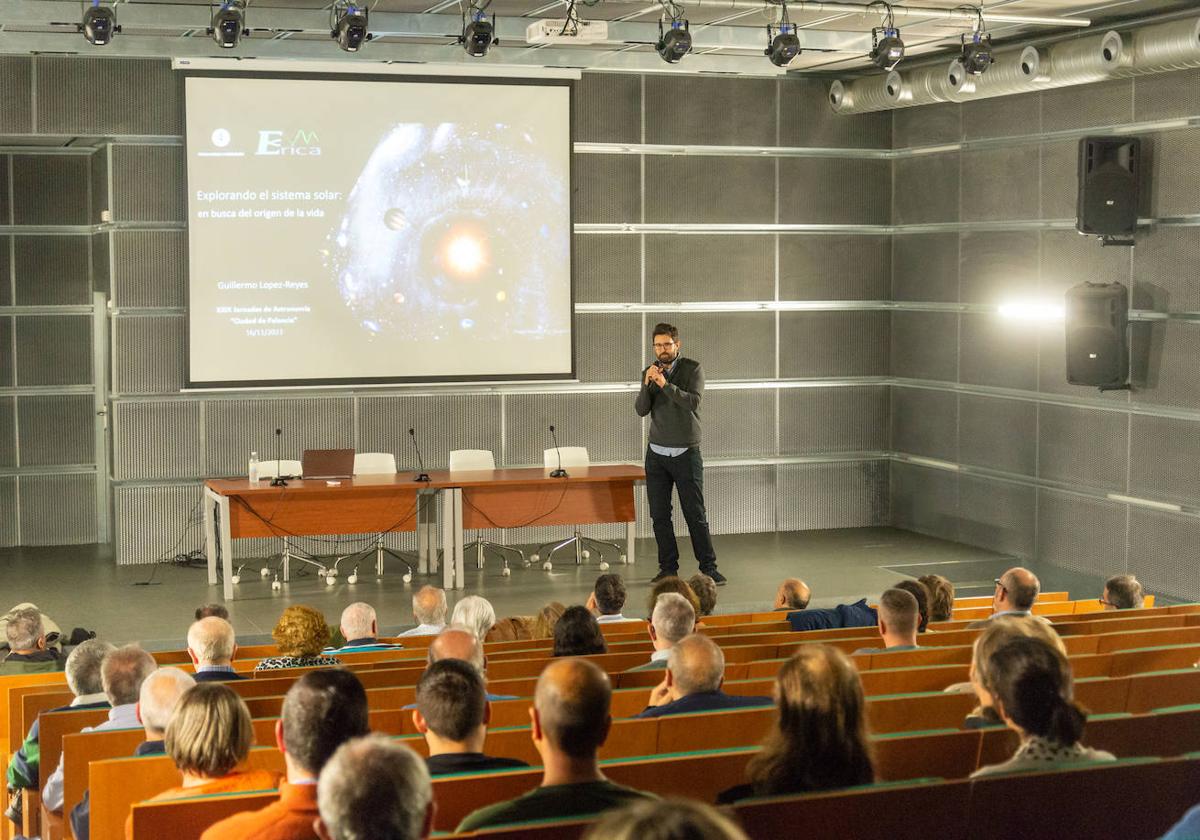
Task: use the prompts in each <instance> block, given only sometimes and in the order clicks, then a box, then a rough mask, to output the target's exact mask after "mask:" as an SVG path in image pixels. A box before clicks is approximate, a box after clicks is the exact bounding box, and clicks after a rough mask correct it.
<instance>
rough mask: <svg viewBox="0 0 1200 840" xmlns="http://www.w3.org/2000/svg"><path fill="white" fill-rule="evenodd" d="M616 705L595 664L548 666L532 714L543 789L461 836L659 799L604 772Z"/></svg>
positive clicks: (482, 818) (468, 824)
mask: <svg viewBox="0 0 1200 840" xmlns="http://www.w3.org/2000/svg"><path fill="white" fill-rule="evenodd" d="M664 597H665V596H664ZM679 597H682V596H679ZM690 608H691V607H690V605H689V609H690ZM611 700H612V685H611V684H610V683H609V681H608V675H607V674H605V673H604V672H603V671H601V670H600V668H599V666H597V665H596V664H595V663H593V662H589V661H587V660H586V659H558V660H555V661H554V662H551V663H550V664H549V665H547V666H546V668H545V670H543V671H542V675H541V676H540V677H539V678H538V683H537V690H536V692H535V693H534V700H533V708H532V710H531V711H530V718H531V720H532V727H531V730H530V732H531V735H532V737H533V744H534V746H535V747H536V748H537V751H538V754H539V755H540V756H541V757H542V766H543V768H544V770H543V773H542V785H541V787H539V788H537V789H535V790H532V791H530V792H529V793H527V794H525V795H524V796H520V797H517V798H516V799H513V800H511V801H509V802H500V803H497V804H495V805H490V806H488V807H486V808H480V809H479V810H478V811H475V812H474V813H472V814H469V815H468V816H467V818H466V819H464V820H463V821H462V822H461V823H460V824H459V826H458V831H459V832H460V833H461V832H464V831H476V830H478V829H481V828H490V827H492V826H496V825H505V824H508V823H519V822H527V821H529V820H552V819H566V818H568V817H586V816H590V815H592V814H598V813H601V812H602V811H607V810H608V809H609V808H617V807H620V806H621V805H624V804H626V803H627V802H632V801H636V800H639V799H649V798H653V797H652V796H651V795H650V794H645V793H641V792H640V791H636V790H633V789H631V788H627V787H623V786H621V785H617V784H613V783H612V782H610V781H609V780H608V779H606V778H605V777H604V774H603V773H601V772H600V762H599V760H598V759H597V757H596V753H597V751H598V750H599V749H600V747H601V746H602V745H603V744H604V742H605V740H606V739H607V738H608V730H609V728H610V727H611V726H612V716H611V715H610V714H609V705H610V702H611Z"/></svg>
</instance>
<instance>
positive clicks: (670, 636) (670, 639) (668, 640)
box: [629, 592, 696, 671]
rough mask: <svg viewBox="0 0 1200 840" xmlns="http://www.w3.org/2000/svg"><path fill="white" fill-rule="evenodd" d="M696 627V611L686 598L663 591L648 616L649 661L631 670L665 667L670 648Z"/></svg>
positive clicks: (649, 669) (651, 669) (675, 593)
mask: <svg viewBox="0 0 1200 840" xmlns="http://www.w3.org/2000/svg"><path fill="white" fill-rule="evenodd" d="M695 627H696V611H695V610H694V609H693V608H692V605H691V603H690V602H689V601H688V599H687V598H684V597H683V596H682V595H680V594H679V593H678V592H664V593H663V594H662V595H659V596H658V600H657V601H655V602H654V614H653V615H652V616H650V641H651V642H653V643H654V653H652V654H650V661H649V662H647V663H646V664H644V665H638V666H637V667H636V668H630V669H629V670H631V671H653V670H657V669H661V668H666V667H667V656H668V655H669V654H670V652H671V648H672V647H673V646H674V645H675V643H676V642H678V641H679V640H680V639H682V638H683V637H684V636H687V635H689V634H691V632H692V630H694V629H695Z"/></svg>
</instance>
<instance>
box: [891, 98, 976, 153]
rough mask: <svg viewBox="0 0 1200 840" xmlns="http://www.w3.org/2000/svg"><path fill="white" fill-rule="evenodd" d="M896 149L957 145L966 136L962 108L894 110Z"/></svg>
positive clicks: (928, 107)
mask: <svg viewBox="0 0 1200 840" xmlns="http://www.w3.org/2000/svg"><path fill="white" fill-rule="evenodd" d="M891 113H892V147H893V148H896V149H906V148H908V147H910V146H930V145H934V144H936V143H953V142H955V141H957V140H959V139H961V137H962V109H961V108H960V107H959V106H958V105H955V104H953V103H950V102H945V103H942V104H940V105H928V106H926V107H924V108H897V109H896V110H895V111H892V112H891Z"/></svg>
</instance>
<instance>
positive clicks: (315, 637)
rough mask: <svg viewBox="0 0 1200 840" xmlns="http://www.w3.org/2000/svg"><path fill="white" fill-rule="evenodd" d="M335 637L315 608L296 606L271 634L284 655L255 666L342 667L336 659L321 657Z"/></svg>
mask: <svg viewBox="0 0 1200 840" xmlns="http://www.w3.org/2000/svg"><path fill="white" fill-rule="evenodd" d="M332 637H333V633H332V631H330V629H329V625H328V624H326V623H325V616H323V615H321V613H320V612H319V611H317V610H315V609H313V608H312V607H306V606H304V605H303V604H294V605H292V606H290V607H288V608H287V609H286V610H284V611H283V615H281V616H279V623H278V624H276V625H275V629H274V630H273V631H271V638H272V639H274V640H275V645H276V646H277V647H278V648H279V653H280V654H281V655H280V656H272V657H271V658H269V659H264V660H263V661H262V662H259V663H258V664H257V665H256V666H254V670H256V671H269V670H274V669H276V668H313V667H321V666H323V665H341V664H342V661H341V660H340V659H338V658H337V657H336V656H323V655H322V654H321V651H322V650H324V649H325V646H326V645H328V644H329V640H330V639H331V638H332Z"/></svg>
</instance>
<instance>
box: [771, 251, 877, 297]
mask: <svg viewBox="0 0 1200 840" xmlns="http://www.w3.org/2000/svg"><path fill="white" fill-rule="evenodd" d="M891 273H892V257H891V237H887V236H807V235H806V236H781V237H779V297H780V299H781V300H887V299H888V298H889V297H890V292H889V287H890V284H891Z"/></svg>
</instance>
